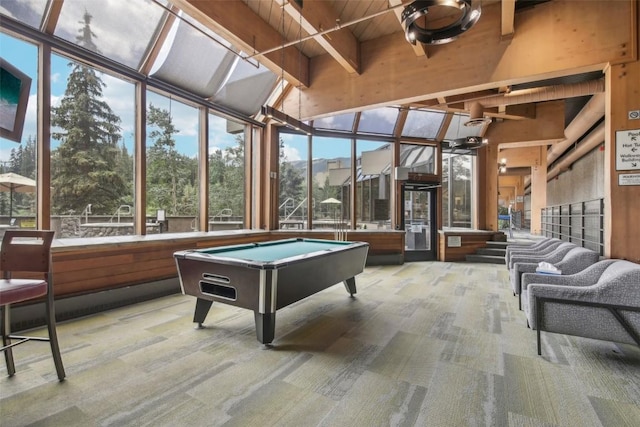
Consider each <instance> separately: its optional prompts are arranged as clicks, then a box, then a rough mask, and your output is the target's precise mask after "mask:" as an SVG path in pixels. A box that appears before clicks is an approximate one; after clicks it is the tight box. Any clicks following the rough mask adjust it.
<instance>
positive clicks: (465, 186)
mask: <svg viewBox="0 0 640 427" xmlns="http://www.w3.org/2000/svg"><path fill="white" fill-rule="evenodd" d="M472 176H473V156H470V155H453V154H446V153H445V154H443V156H442V222H443V226H444V227H462V228H473V224H472V207H473V191H472V188H471V182H472Z"/></svg>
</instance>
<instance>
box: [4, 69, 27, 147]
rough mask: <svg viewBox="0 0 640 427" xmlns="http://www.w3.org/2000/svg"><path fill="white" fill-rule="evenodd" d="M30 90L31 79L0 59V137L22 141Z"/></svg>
mask: <svg viewBox="0 0 640 427" xmlns="http://www.w3.org/2000/svg"><path fill="white" fill-rule="evenodd" d="M30 88H31V78H30V77H29V76H27V75H26V74H25V73H23V72H22V71H20V70H19V69H17V68H16V67H14V66H13V65H11V64H10V63H9V62H7V61H6V60H5V59H4V58H0V136H1V137H3V138H6V139H9V140H11V141H15V142H20V141H21V140H22V129H23V128H24V116H25V114H26V113H27V104H28V102H29V90H30Z"/></svg>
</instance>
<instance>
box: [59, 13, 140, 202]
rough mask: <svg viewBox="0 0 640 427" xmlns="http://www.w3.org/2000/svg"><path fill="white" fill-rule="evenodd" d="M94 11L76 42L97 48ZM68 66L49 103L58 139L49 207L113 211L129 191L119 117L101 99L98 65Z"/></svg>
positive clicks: (101, 85) (85, 16) (101, 83)
mask: <svg viewBox="0 0 640 427" xmlns="http://www.w3.org/2000/svg"><path fill="white" fill-rule="evenodd" d="M91 18H92V16H91V15H90V14H89V13H88V12H85V14H84V20H83V21H80V24H82V25H83V26H82V28H81V29H80V30H79V33H80V35H79V36H78V37H77V38H76V39H77V41H78V44H79V45H80V46H83V47H85V48H86V49H89V50H93V51H95V52H97V47H96V45H95V43H94V42H93V37H95V34H93V32H92V31H91ZM69 66H70V67H72V72H71V74H70V75H69V78H68V80H67V88H66V90H65V93H64V97H63V98H62V100H61V102H60V106H59V107H56V108H52V117H51V123H52V125H53V126H56V127H58V128H59V129H60V131H58V132H54V133H52V137H53V138H54V139H58V140H60V141H61V143H60V146H59V147H58V149H57V150H55V152H54V153H52V157H53V165H52V169H53V170H52V175H53V177H52V182H51V185H52V187H53V192H52V195H53V211H54V212H55V213H69V212H74V213H77V214H79V213H81V212H82V211H83V210H84V208H85V206H87V205H88V204H91V205H92V211H93V213H94V214H96V213H98V214H111V213H114V212H115V211H116V209H117V208H118V206H120V204H121V202H122V200H123V197H124V196H125V195H126V194H127V193H128V192H127V187H126V185H125V182H124V180H123V177H122V176H121V175H120V174H119V173H118V168H117V160H118V155H119V151H120V148H119V146H118V141H119V140H120V138H121V135H120V126H119V124H120V118H119V117H118V116H117V115H116V114H115V113H114V112H113V110H111V107H110V106H109V105H108V104H107V103H106V102H105V101H104V100H103V99H102V89H103V87H104V86H105V84H104V83H103V81H102V79H101V78H100V76H99V75H98V74H97V73H96V71H95V70H94V69H92V68H90V67H88V66H86V65H83V64H81V63H70V64H69Z"/></svg>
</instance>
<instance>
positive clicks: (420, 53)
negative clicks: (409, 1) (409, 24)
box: [389, 0, 427, 56]
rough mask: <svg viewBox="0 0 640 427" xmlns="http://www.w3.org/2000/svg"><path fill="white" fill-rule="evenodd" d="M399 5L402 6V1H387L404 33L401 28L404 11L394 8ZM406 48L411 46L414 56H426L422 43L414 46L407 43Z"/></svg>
mask: <svg viewBox="0 0 640 427" xmlns="http://www.w3.org/2000/svg"><path fill="white" fill-rule="evenodd" d="M400 4H402V0H389V6H390V7H394V9H393V13H395V15H396V17H397V18H398V22H399V23H400V26H401V27H402V30H403V31H404V27H403V26H402V11H403V10H404V9H402V8H400V7H396V6H399V5H400ZM407 46H411V47H412V48H413V52H414V53H415V54H416V56H427V50H426V48H425V46H424V45H423V44H422V43H416V44H411V43H407Z"/></svg>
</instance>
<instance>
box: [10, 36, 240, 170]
mask: <svg viewBox="0 0 640 427" xmlns="http://www.w3.org/2000/svg"><path fill="white" fill-rule="evenodd" d="M0 56H2V58H3V59H5V60H6V61H7V62H9V63H11V64H12V65H13V66H15V67H16V68H18V69H20V70H21V71H22V72H24V73H25V74H27V75H28V76H29V77H30V78H31V79H32V81H31V89H30V96H29V103H28V106H27V114H26V117H25V123H24V130H23V133H22V141H23V142H24V141H26V140H27V139H28V138H29V137H30V136H31V137H33V138H34V139H35V137H36V134H37V68H38V66H37V48H36V46H35V45H32V44H30V43H26V42H24V41H21V40H18V39H16V38H13V37H10V36H8V35H6V34H3V33H0ZM69 62H70V60H69V59H68V58H65V57H62V56H59V55H55V54H53V55H52V58H51V104H52V106H53V107H55V106H57V105H59V103H60V100H61V99H62V97H63V96H64V91H65V88H66V85H67V79H68V77H69V73H70V71H71V68H70V67H69ZM100 76H101V79H102V81H103V82H104V83H105V87H104V88H103V97H104V100H105V101H106V102H107V103H108V104H109V106H110V107H111V109H112V110H113V111H114V112H115V113H116V114H117V115H118V116H119V117H120V119H121V120H122V121H121V123H120V127H121V129H122V130H121V134H122V137H123V141H124V143H125V145H126V146H127V148H128V149H129V150H130V152H133V142H134V138H133V136H134V133H133V132H134V129H135V121H134V119H135V116H134V90H135V86H134V85H133V84H132V83H130V82H127V81H125V80H122V79H118V78H115V77H112V76H110V75H108V74H105V73H100ZM150 103H151V104H153V105H154V106H156V107H160V108H163V109H166V110H169V111H170V112H171V116H172V119H173V124H174V125H175V126H176V128H177V129H179V133H178V134H177V135H176V136H175V138H176V145H177V149H178V151H180V152H181V153H182V154H185V155H188V156H190V157H194V156H196V155H197V152H198V143H197V138H198V111H197V109H195V108H193V107H191V106H188V105H186V104H184V103H181V102H179V101H177V100H175V99H170V98H167V97H165V96H162V95H159V94H157V93H154V92H152V91H148V92H147V104H150ZM209 143H210V146H209V149H210V151H212V150H214V149H219V148H225V147H228V146H231V145H235V136H234V135H232V134H229V133H227V132H226V120H225V119H222V118H220V117H217V116H213V115H211V116H210V120H209ZM58 145H59V142H58V141H55V140H52V148H54V149H55V148H56V147H57V146H58ZM17 147H18V144H17V143H15V142H13V141H9V140H6V139H4V138H0V162H2V161H6V160H8V159H9V154H10V152H11V149H14V148H17Z"/></svg>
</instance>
